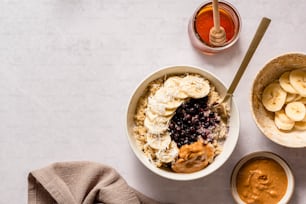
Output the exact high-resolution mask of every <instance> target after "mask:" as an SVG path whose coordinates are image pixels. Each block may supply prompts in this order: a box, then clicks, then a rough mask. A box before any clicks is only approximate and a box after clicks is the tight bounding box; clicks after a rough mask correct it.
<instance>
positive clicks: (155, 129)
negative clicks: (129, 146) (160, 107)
mask: <svg viewBox="0 0 306 204" xmlns="http://www.w3.org/2000/svg"><path fill="white" fill-rule="evenodd" d="M144 126H145V127H146V128H147V130H148V132H149V133H152V134H157V135H159V134H162V133H164V132H165V131H166V130H167V129H168V125H167V123H159V122H155V121H154V122H152V121H150V120H149V119H148V117H146V118H145V119H144Z"/></svg>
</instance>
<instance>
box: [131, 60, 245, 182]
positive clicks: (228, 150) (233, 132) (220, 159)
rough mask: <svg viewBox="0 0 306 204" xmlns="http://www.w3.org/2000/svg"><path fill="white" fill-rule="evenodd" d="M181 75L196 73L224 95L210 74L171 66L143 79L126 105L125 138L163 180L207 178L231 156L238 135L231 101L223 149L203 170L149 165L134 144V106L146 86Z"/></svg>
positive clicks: (148, 166)
mask: <svg viewBox="0 0 306 204" xmlns="http://www.w3.org/2000/svg"><path fill="white" fill-rule="evenodd" d="M183 73H196V74H200V75H202V76H204V77H205V78H206V79H208V80H209V81H210V82H211V83H212V84H213V85H214V86H215V87H216V89H217V91H218V92H219V93H220V95H221V96H223V95H225V93H226V88H225V86H224V84H223V83H222V82H221V81H220V80H219V79H218V78H217V77H216V76H214V75H213V74H212V73H210V72H208V71H205V70H204V69H201V68H196V67H191V66H172V67H166V68H163V69H160V70H158V71H156V72H154V73H152V74H150V75H149V76H148V77H147V78H145V79H144V80H143V81H142V82H141V83H140V84H139V86H138V87H137V88H136V90H135V91H134V93H133V95H132V96H131V98H130V101H129V103H128V109H127V115H126V128H127V136H128V140H129V143H130V146H131V148H132V150H133V152H134V153H135V155H136V156H137V158H138V159H139V160H140V161H141V163H142V164H143V165H144V166H146V167H147V168H148V169H150V170H151V171H152V172H154V173H155V174H157V175H159V176H162V177H164V178H168V179H172V180H193V179H198V178H201V177H204V176H207V175H208V174H210V173H212V172H214V171H215V170H217V169H218V168H219V167H220V166H221V165H222V164H224V162H226V161H227V159H228V158H229V157H230V155H231V154H232V152H233V150H234V148H235V146H236V144H237V140H238V135H239V125H240V123H239V114H238V108H237V106H236V104H235V101H234V100H233V101H232V105H231V112H230V114H231V117H230V122H229V133H228V137H227V139H226V140H225V143H224V149H223V151H222V153H221V154H220V155H218V156H217V157H216V158H215V160H214V161H213V162H212V163H211V164H210V165H209V166H207V167H206V168H205V169H203V170H200V171H198V172H194V173H188V174H187V173H175V172H171V171H167V170H164V169H161V168H158V167H156V166H155V165H154V164H153V163H151V162H150V161H149V160H148V158H147V157H146V156H145V155H144V153H143V152H142V151H141V150H140V149H139V147H138V146H137V144H136V139H135V136H134V133H133V127H134V126H135V124H134V119H133V116H134V114H135V110H136V105H137V102H138V100H139V98H140V96H141V95H142V94H143V92H144V90H145V88H146V87H147V86H148V84H149V83H150V82H151V81H153V80H155V79H158V78H160V77H163V76H166V75H170V74H171V75H172V74H183Z"/></svg>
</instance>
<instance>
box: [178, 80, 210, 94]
mask: <svg viewBox="0 0 306 204" xmlns="http://www.w3.org/2000/svg"><path fill="white" fill-rule="evenodd" d="M181 90H182V91H183V92H185V93H186V94H187V95H188V96H190V97H192V98H203V97H205V96H207V95H208V94H209V91H210V85H209V82H208V80H206V79H203V78H201V77H198V76H193V75H188V76H186V77H184V78H183V80H182V82H181Z"/></svg>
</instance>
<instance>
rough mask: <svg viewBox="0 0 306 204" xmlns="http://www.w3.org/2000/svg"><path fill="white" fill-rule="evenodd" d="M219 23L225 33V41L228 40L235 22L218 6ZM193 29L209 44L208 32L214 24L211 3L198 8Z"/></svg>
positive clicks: (233, 29)
mask: <svg viewBox="0 0 306 204" xmlns="http://www.w3.org/2000/svg"><path fill="white" fill-rule="evenodd" d="M219 15H220V25H221V26H222V27H223V28H224V30H225V33H226V42H228V41H230V40H231V39H232V38H233V36H234V35H235V29H236V28H235V23H234V21H233V18H232V16H231V15H230V14H229V13H228V12H227V11H226V10H225V9H223V8H219ZM194 26H195V31H196V33H197V35H198V37H199V38H200V39H201V40H202V41H204V42H205V43H206V44H209V45H210V43H209V32H210V29H211V28H212V27H213V26H214V19H213V8H212V5H211V4H210V5H207V6H204V7H202V9H200V10H199V12H198V13H197V15H196V16H195V20H194Z"/></svg>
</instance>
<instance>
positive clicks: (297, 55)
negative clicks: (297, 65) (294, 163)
mask: <svg viewBox="0 0 306 204" xmlns="http://www.w3.org/2000/svg"><path fill="white" fill-rule="evenodd" d="M286 57H301V58H305V60H306V53H303V52H287V53H283V54H281V55H278V56H275V57H273V58H272V59H270V60H269V61H267V62H266V63H265V64H264V65H263V66H262V68H261V69H260V70H259V71H258V72H257V74H256V76H255V78H254V80H253V83H252V86H251V93H250V103H251V105H250V106H251V112H252V117H253V119H254V121H255V124H256V126H257V127H258V129H259V130H260V131H261V133H262V134H263V135H264V136H265V137H266V138H268V139H269V140H271V141H272V142H274V143H276V144H279V145H281V146H284V147H290V148H304V147H306V143H303V144H300V145H297V144H295V145H288V144H286V143H284V142H281V141H279V140H277V139H276V138H275V137H272V138H271V137H269V136H268V134H269V133H268V132H267V131H266V130H265V128H264V127H263V126H262V124H261V123H260V122H259V120H258V118H257V116H256V114H255V109H254V101H253V95H254V94H256V93H254V88H255V86H256V82H257V81H258V80H259V77H260V76H261V75H262V73H263V72H264V71H265V70H266V69H268V68H269V67H268V66H269V65H270V64H272V63H274V62H277V61H278V60H280V59H283V58H286Z"/></svg>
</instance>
